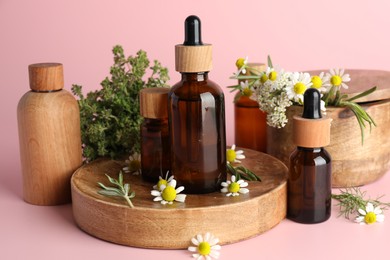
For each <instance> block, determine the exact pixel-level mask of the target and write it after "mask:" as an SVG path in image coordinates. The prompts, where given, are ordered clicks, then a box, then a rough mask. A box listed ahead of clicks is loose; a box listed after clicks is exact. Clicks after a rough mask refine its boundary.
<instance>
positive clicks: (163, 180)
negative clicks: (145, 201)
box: [153, 171, 174, 191]
mask: <svg viewBox="0 0 390 260" xmlns="http://www.w3.org/2000/svg"><path fill="white" fill-rule="evenodd" d="M168 174H169V171H167V173H166V174H165V178H162V177H161V176H158V182H157V184H156V185H154V186H153V189H155V190H159V191H161V187H162V186H163V185H165V186H167V185H168V183H169V182H171V181H172V180H173V179H174V177H173V175H172V176H171V177H169V178H168Z"/></svg>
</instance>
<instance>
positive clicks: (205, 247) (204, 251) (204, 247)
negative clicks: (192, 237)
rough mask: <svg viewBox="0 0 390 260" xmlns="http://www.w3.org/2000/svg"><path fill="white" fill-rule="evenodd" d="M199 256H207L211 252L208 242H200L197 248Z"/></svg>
mask: <svg viewBox="0 0 390 260" xmlns="http://www.w3.org/2000/svg"><path fill="white" fill-rule="evenodd" d="M198 251H199V254H201V255H209V254H210V252H211V246H210V244H209V243H208V242H200V243H199V246H198Z"/></svg>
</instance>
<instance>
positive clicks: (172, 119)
mask: <svg viewBox="0 0 390 260" xmlns="http://www.w3.org/2000/svg"><path fill="white" fill-rule="evenodd" d="M185 29H186V37H185V39H186V40H185V42H184V44H183V45H176V47H175V49H176V70H177V71H179V72H180V73H181V81H180V82H179V83H177V84H176V85H174V86H173V87H172V89H171V91H170V93H169V99H168V114H169V127H170V134H171V144H172V146H171V149H172V153H171V154H172V156H171V160H172V163H171V169H172V174H173V175H174V176H175V178H176V180H177V182H178V183H179V185H183V186H184V187H185V190H186V192H187V193H208V192H213V191H216V190H218V189H219V188H220V183H221V182H222V181H223V180H225V179H226V140H225V105H224V95H223V91H222V90H221V89H220V87H219V86H218V85H217V84H215V83H214V82H212V81H211V80H209V79H208V71H210V69H211V45H209V44H207V45H206V44H205V45H204V44H203V43H202V41H201V38H200V20H199V18H198V17H196V16H189V17H188V18H187V19H186V22H185Z"/></svg>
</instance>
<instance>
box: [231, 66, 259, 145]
mask: <svg viewBox="0 0 390 260" xmlns="http://www.w3.org/2000/svg"><path fill="white" fill-rule="evenodd" d="M248 65H249V66H250V67H251V68H254V69H256V72H259V71H263V70H265V69H266V66H265V64H263V63H249V64H248ZM246 74H247V75H253V74H254V73H252V72H250V71H249V70H248V71H247V72H246ZM239 83H240V81H239ZM234 132H235V138H234V139H235V144H236V145H237V146H239V147H244V148H248V149H252V150H256V151H259V152H266V150H267V114H266V113H265V112H263V111H262V110H260V108H259V104H258V103H257V102H256V101H255V100H253V99H251V98H250V97H247V96H245V95H242V94H241V93H237V95H236V97H235V103H234Z"/></svg>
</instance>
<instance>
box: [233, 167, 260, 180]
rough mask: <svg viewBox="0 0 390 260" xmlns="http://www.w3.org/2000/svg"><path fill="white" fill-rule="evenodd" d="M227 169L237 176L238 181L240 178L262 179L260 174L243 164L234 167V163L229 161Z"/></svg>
mask: <svg viewBox="0 0 390 260" xmlns="http://www.w3.org/2000/svg"><path fill="white" fill-rule="evenodd" d="M227 170H228V172H229V173H230V174H231V175H235V176H236V180H237V181H238V180H240V179H243V180H247V181H261V178H260V177H259V176H257V175H256V174H255V173H254V172H252V171H251V170H249V169H248V168H246V167H244V166H242V165H240V166H237V167H234V166H233V165H231V164H230V163H228V164H227Z"/></svg>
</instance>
